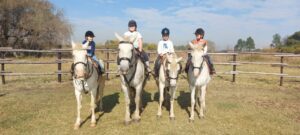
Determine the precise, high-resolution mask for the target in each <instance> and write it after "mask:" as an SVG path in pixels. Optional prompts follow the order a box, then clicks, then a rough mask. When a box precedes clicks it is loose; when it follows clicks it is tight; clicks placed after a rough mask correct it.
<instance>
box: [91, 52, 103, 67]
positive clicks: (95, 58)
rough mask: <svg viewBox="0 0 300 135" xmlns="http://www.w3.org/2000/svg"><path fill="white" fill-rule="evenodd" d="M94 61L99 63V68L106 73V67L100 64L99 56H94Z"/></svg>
mask: <svg viewBox="0 0 300 135" xmlns="http://www.w3.org/2000/svg"><path fill="white" fill-rule="evenodd" d="M92 59H93V60H95V61H96V62H97V64H98V65H99V67H100V70H101V71H104V65H102V64H101V63H100V62H99V60H98V58H97V56H96V55H94V56H93V57H92Z"/></svg>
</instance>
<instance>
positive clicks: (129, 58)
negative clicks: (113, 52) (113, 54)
mask: <svg viewBox="0 0 300 135" xmlns="http://www.w3.org/2000/svg"><path fill="white" fill-rule="evenodd" d="M115 36H116V37H117V39H118V40H119V41H120V42H119V46H118V48H119V61H120V66H119V72H120V78H121V88H122V91H123V93H124V97H125V122H124V124H125V125H129V124H130V123H131V117H130V102H131V100H132V101H133V98H134V102H135V111H134V113H133V116H132V118H133V120H134V121H135V122H139V121H140V120H141V116H140V106H141V95H142V92H143V88H144V86H145V82H146V78H147V75H146V73H145V65H144V63H143V62H142V60H141V58H140V57H139V56H137V52H136V50H135V48H134V47H133V44H132V41H133V39H129V38H128V37H125V38H123V37H121V36H119V35H118V34H117V33H115Z"/></svg>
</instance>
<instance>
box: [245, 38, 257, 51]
mask: <svg viewBox="0 0 300 135" xmlns="http://www.w3.org/2000/svg"><path fill="white" fill-rule="evenodd" d="M246 48H247V50H248V51H251V50H252V49H255V43H254V40H253V39H252V37H248V38H247V40H246Z"/></svg>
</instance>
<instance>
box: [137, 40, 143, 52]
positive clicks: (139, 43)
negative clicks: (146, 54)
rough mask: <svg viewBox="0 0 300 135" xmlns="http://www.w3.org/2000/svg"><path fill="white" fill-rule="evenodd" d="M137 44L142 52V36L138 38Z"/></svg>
mask: <svg viewBox="0 0 300 135" xmlns="http://www.w3.org/2000/svg"><path fill="white" fill-rule="evenodd" d="M138 45H139V51H140V52H142V50H143V39H142V38H139V39H138Z"/></svg>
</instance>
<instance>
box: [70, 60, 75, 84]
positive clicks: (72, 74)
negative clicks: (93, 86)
mask: <svg viewBox="0 0 300 135" xmlns="http://www.w3.org/2000/svg"><path fill="white" fill-rule="evenodd" d="M74 66H75V65H74V63H72V65H71V69H70V73H71V78H70V80H73V76H74Z"/></svg>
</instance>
